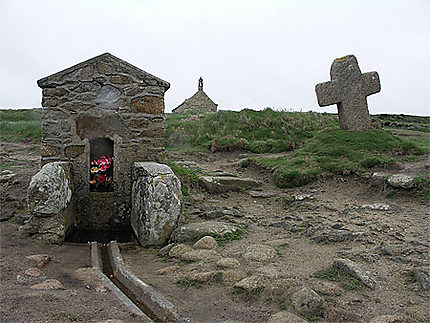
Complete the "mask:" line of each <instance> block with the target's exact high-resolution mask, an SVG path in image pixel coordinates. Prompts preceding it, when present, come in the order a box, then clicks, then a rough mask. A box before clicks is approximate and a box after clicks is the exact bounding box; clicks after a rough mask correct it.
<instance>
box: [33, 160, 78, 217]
mask: <svg viewBox="0 0 430 323" xmlns="http://www.w3.org/2000/svg"><path fill="white" fill-rule="evenodd" d="M69 168H70V165H69V164H68V163H66V162H53V163H48V164H46V165H44V166H43V167H42V169H41V170H40V171H39V172H38V173H37V174H36V175H34V176H33V178H32V179H31V182H30V186H29V187H28V193H27V194H28V209H29V211H30V212H31V213H33V214H36V215H37V216H39V217H45V216H53V215H57V214H58V213H60V212H61V211H63V210H65V209H66V208H67V206H68V205H69V203H70V201H71V198H72V189H71V184H70V175H69V174H70V169H69Z"/></svg>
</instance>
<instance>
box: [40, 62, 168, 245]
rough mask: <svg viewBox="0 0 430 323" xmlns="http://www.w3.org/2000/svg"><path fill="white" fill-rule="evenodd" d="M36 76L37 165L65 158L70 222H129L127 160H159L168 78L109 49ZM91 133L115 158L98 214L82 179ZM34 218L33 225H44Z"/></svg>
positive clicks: (86, 174)
mask: <svg viewBox="0 0 430 323" xmlns="http://www.w3.org/2000/svg"><path fill="white" fill-rule="evenodd" d="M37 83H38V85H39V87H41V88H42V94H43V97H42V106H43V111H42V146H41V156H42V165H45V164H47V163H49V162H57V161H68V162H69V163H70V164H71V189H72V191H73V201H72V202H73V203H72V204H73V209H72V213H73V214H74V215H75V217H76V224H77V225H79V226H80V227H85V228H92V229H98V228H106V227H110V228H124V227H128V226H129V225H130V214H131V205H132V203H131V194H130V192H131V186H132V178H131V173H132V167H133V164H134V163H135V162H139V161H154V162H163V161H164V93H165V92H166V91H167V90H168V88H169V87H170V85H169V83H167V82H165V81H163V80H161V79H160V78H157V77H155V76H153V75H151V74H149V73H147V72H145V71H143V70H141V69H139V68H137V67H135V66H133V65H131V64H129V63H127V62H125V61H123V60H121V59H119V58H117V57H115V56H113V55H111V54H109V53H105V54H102V55H100V56H97V57H94V58H91V59H89V60H87V61H84V62H81V63H79V64H77V65H75V66H72V67H70V68H67V69H65V70H63V71H60V72H58V73H56V74H53V75H50V76H48V77H45V78H43V79H41V80H39V81H38V82H37ZM97 138H104V139H109V140H111V142H112V145H113V147H112V156H109V157H113V160H114V165H113V166H114V167H113V183H114V184H113V186H114V192H115V194H113V195H112V196H111V197H110V199H111V200H112V201H107V202H108V204H109V205H111V206H112V207H111V208H109V209H107V210H106V212H105V213H106V214H105V215H104V217H103V219H99V218H98V217H97V216H98V214H94V213H92V212H95V211H97V205H96V204H97V203H98V201H97V199H95V200H94V199H93V198H92V197H91V193H93V192H90V184H89V180H90V156H91V153H92V152H93V151H94V149H96V147H93V146H92V145H91V141H92V140H93V139H97ZM93 148H94V149H93ZM100 156H101V154H100V155H98V156H96V157H94V155H93V157H94V158H97V159H98V158H99V157H100ZM94 220H96V221H95V222H94ZM101 220H103V221H101ZM37 222H38V223H37V226H39V227H41V226H45V227H46V226H49V225H50V224H49V223H41V222H43V221H42V220H37ZM45 222H46V221H45ZM52 238H53V239H57V238H55V236H54V235H52ZM58 240H60V241H61V237H58Z"/></svg>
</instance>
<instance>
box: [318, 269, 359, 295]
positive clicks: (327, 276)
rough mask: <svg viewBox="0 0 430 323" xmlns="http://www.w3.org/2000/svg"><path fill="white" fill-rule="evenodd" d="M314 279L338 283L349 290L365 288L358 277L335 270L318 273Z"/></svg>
mask: <svg viewBox="0 0 430 323" xmlns="http://www.w3.org/2000/svg"><path fill="white" fill-rule="evenodd" d="M314 277H316V278H319V279H324V280H329V281H333V282H337V283H339V285H340V286H341V287H343V288H345V289H348V290H356V289H361V288H363V287H364V285H363V283H362V282H361V281H359V280H358V279H357V278H356V277H354V276H352V275H350V274H347V273H345V272H343V271H341V270H339V269H335V268H328V269H324V270H321V271H318V272H316V273H315V274H314Z"/></svg>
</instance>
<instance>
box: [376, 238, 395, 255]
mask: <svg viewBox="0 0 430 323" xmlns="http://www.w3.org/2000/svg"><path fill="white" fill-rule="evenodd" d="M379 250H380V251H381V254H383V255H385V256H393V255H394V253H393V249H392V248H391V246H390V245H389V244H388V243H386V242H385V241H381V244H380V245H379Z"/></svg>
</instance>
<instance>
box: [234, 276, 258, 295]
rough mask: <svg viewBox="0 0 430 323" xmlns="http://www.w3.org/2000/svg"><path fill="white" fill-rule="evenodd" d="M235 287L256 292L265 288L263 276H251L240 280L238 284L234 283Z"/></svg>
mask: <svg viewBox="0 0 430 323" xmlns="http://www.w3.org/2000/svg"><path fill="white" fill-rule="evenodd" d="M234 287H235V288H238V289H241V290H244V291H246V292H248V293H255V292H256V291H258V290H260V289H262V288H264V283H263V280H262V279H261V277H258V276H250V277H246V278H244V279H242V280H240V281H238V282H237V283H236V284H234Z"/></svg>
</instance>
